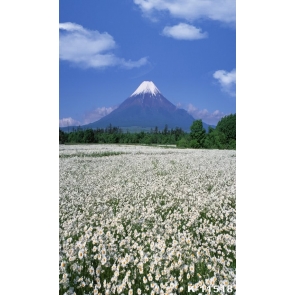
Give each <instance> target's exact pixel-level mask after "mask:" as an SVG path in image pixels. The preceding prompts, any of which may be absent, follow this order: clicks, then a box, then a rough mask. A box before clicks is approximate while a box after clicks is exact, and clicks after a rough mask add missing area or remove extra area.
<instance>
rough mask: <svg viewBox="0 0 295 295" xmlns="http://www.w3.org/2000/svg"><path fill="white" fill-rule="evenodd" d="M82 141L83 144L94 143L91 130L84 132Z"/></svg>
mask: <svg viewBox="0 0 295 295" xmlns="http://www.w3.org/2000/svg"><path fill="white" fill-rule="evenodd" d="M83 141H84V142H85V143H93V142H94V131H93V130H92V129H87V130H85V132H84V138H83Z"/></svg>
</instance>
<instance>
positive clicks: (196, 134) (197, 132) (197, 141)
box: [190, 120, 206, 148]
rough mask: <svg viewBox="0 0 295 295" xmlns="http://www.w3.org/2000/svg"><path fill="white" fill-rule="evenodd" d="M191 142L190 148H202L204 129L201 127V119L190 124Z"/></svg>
mask: <svg viewBox="0 0 295 295" xmlns="http://www.w3.org/2000/svg"><path fill="white" fill-rule="evenodd" d="M190 129H191V132H190V137H191V143H190V146H191V147H192V148H202V147H204V141H205V136H206V130H205V129H204V128H203V122H202V120H195V121H194V122H193V124H192V126H191V128H190Z"/></svg>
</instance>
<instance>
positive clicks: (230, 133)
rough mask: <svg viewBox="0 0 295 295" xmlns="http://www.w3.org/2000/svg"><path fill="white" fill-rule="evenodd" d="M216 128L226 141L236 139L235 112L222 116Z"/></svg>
mask: <svg viewBox="0 0 295 295" xmlns="http://www.w3.org/2000/svg"><path fill="white" fill-rule="evenodd" d="M216 130H218V131H220V132H222V133H224V134H225V137H226V142H227V143H229V142H230V140H231V139H232V140H236V114H230V115H228V116H225V117H223V118H222V119H221V120H220V121H219V122H218V124H217V126H216Z"/></svg>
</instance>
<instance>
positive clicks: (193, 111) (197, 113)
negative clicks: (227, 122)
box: [187, 104, 226, 125]
mask: <svg viewBox="0 0 295 295" xmlns="http://www.w3.org/2000/svg"><path fill="white" fill-rule="evenodd" d="M187 112H188V113H189V114H190V115H192V116H193V117H194V118H195V119H198V120H199V119H202V121H203V122H205V123H207V124H211V125H217V123H218V121H219V120H220V119H221V118H222V117H224V116H225V115H226V114H224V113H223V112H221V111H219V110H216V111H214V112H213V113H210V112H209V111H208V110H207V109H204V110H199V109H198V108H196V107H195V106H193V105H192V104H189V105H188V107H187Z"/></svg>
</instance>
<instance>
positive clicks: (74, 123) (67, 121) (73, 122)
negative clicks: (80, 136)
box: [59, 117, 81, 127]
mask: <svg viewBox="0 0 295 295" xmlns="http://www.w3.org/2000/svg"><path fill="white" fill-rule="evenodd" d="M79 125H81V122H79V121H77V120H75V119H73V118H71V117H69V118H63V119H60V120H59V127H67V126H79Z"/></svg>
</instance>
